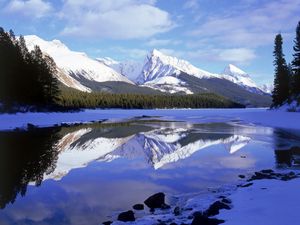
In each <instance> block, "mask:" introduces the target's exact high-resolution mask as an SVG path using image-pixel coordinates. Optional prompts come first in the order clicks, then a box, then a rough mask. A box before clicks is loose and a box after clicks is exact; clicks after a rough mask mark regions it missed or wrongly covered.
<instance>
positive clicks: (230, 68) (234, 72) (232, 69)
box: [223, 64, 249, 77]
mask: <svg viewBox="0 0 300 225" xmlns="http://www.w3.org/2000/svg"><path fill="white" fill-rule="evenodd" d="M223 74H226V75H230V76H234V77H235V76H243V77H249V75H248V74H247V73H246V72H245V71H243V70H241V69H240V68H238V67H237V66H235V65H233V64H228V65H227V66H226V67H225V69H224V71H223Z"/></svg>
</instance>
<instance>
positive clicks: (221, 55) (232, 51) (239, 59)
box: [159, 48, 257, 65]
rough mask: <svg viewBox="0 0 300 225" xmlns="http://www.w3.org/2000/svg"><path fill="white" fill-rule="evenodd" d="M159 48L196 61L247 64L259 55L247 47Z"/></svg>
mask: <svg viewBox="0 0 300 225" xmlns="http://www.w3.org/2000/svg"><path fill="white" fill-rule="evenodd" d="M159 50H160V51H161V52H163V53H164V54H166V55H170V56H176V57H179V58H182V59H185V60H189V61H194V62H195V61H215V62H226V63H235V64H239V65H246V64H249V63H250V62H251V61H252V60H254V59H255V58H256V57H257V56H256V54H255V51H254V50H253V49H247V48H227V49H221V48H207V49H194V50H175V49H169V48H168V49H165V48H162V49H159Z"/></svg>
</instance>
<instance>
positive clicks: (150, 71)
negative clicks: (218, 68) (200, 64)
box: [136, 49, 271, 106]
mask: <svg viewBox="0 0 300 225" xmlns="http://www.w3.org/2000/svg"><path fill="white" fill-rule="evenodd" d="M136 82H137V83H138V84H140V85H141V86H145V87H150V88H153V89H156V90H159V91H162V92H168V93H184V94H197V93H205V92H213V93H217V94H219V95H222V96H225V97H227V98H229V99H232V100H233V101H237V102H239V103H242V104H244V105H247V106H269V105H270V104H271V98H270V96H269V94H268V93H266V92H264V91H263V90H262V89H260V88H259V87H258V86H257V85H256V84H255V83H254V81H252V80H251V77H250V75H249V74H247V73H246V72H244V71H242V70H241V69H239V68H237V67H236V66H234V65H232V64H229V65H228V66H227V67H226V68H225V69H224V71H223V72H222V73H221V74H214V73H210V72H207V71H205V70H201V69H199V68H197V67H195V66H193V65H192V64H190V63H189V62H188V61H185V60H182V59H178V58H176V57H171V56H167V55H165V54H163V53H162V52H160V51H158V50H156V49H154V50H153V51H151V52H150V53H149V54H148V55H147V56H146V59H145V64H144V66H143V68H142V71H141V73H140V75H139V76H138V78H137V80H136Z"/></svg>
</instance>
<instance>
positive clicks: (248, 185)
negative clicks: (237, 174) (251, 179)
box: [239, 183, 253, 188]
mask: <svg viewBox="0 0 300 225" xmlns="http://www.w3.org/2000/svg"><path fill="white" fill-rule="evenodd" d="M251 185H253V183H247V184H244V185H240V186H239V187H242V188H245V187H250V186H251Z"/></svg>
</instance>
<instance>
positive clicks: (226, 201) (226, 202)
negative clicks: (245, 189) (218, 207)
mask: <svg viewBox="0 0 300 225" xmlns="http://www.w3.org/2000/svg"><path fill="white" fill-rule="evenodd" d="M221 202H223V203H225V204H231V200H230V199H228V198H223V199H222V200H221Z"/></svg>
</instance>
